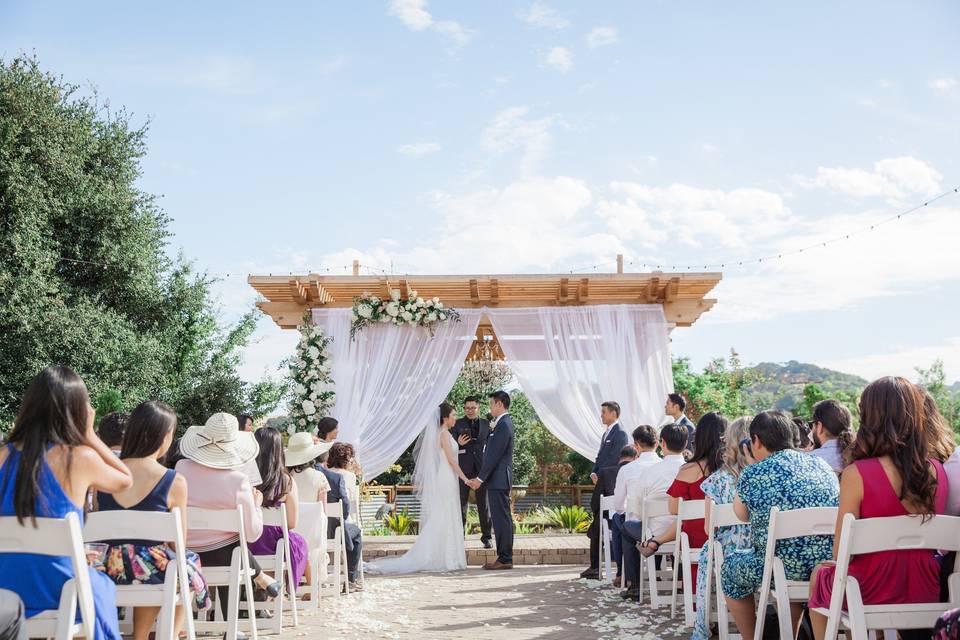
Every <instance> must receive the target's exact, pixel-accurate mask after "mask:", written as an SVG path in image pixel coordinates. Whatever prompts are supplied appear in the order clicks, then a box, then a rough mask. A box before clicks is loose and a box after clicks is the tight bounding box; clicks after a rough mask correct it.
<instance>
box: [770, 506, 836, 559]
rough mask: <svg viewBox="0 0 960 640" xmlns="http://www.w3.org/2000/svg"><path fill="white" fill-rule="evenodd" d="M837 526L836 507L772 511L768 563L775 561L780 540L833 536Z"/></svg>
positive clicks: (774, 509) (776, 508)
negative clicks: (774, 557)
mask: <svg viewBox="0 0 960 640" xmlns="http://www.w3.org/2000/svg"><path fill="white" fill-rule="evenodd" d="M836 526H837V508H836V507H811V508H809V509H789V510H787V511H781V510H780V507H774V508H772V509H771V510H770V525H769V527H768V528H767V550H766V556H765V558H766V561H767V562H771V561H772V560H773V556H774V553H775V551H776V544H777V541H778V540H787V539H789V538H799V537H801V536H815V535H824V536H832V535H833V534H834V533H835V531H836Z"/></svg>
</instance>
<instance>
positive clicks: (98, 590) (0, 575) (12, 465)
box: [0, 445, 120, 640]
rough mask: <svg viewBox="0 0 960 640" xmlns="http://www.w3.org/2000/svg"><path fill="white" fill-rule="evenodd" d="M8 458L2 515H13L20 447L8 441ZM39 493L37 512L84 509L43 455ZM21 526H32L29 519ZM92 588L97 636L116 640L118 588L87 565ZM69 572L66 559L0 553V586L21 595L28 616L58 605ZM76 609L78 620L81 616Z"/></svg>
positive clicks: (0, 491) (0, 493)
mask: <svg viewBox="0 0 960 640" xmlns="http://www.w3.org/2000/svg"><path fill="white" fill-rule="evenodd" d="M7 453H8V455H7V459H6V461H5V462H4V463H3V467H2V468H0V516H13V515H16V512H15V511H14V508H13V496H14V485H15V480H16V474H17V468H18V467H19V466H20V457H21V456H20V452H19V451H17V449H15V448H14V447H13V446H11V445H7ZM38 490H39V495H38V497H37V504H36V513H37V515H38V516H41V517H46V518H63V517H66V515H67V514H68V513H70V512H73V513H76V514H77V515H79V516H80V522H81V523H82V522H83V510H82V509H81V508H80V507H78V506H77V505H75V504H73V502H72V501H71V500H70V498H69V497H67V494H66V493H64V491H63V489H62V488H61V487H60V483H59V482H57V478H56V476H54V475H53V470H52V469H51V468H50V465H49V464H47V461H46V459H44V460H43V461H42V462H41V469H40V486H39V487H38ZM24 526H27V527H29V526H31V525H30V522H29V520H27V521H26V522H24ZM88 571H89V572H90V584H91V586H92V587H93V606H94V609H95V610H96V620H95V621H94V633H95V640H120V626H119V623H118V621H117V605H116V587H115V586H114V584H113V581H112V580H110V578H109V577H107V575H106V574H105V573H102V572H100V571H97V570H95V569H93V568H88ZM72 577H73V565H72V564H71V563H70V558H67V557H54V556H41V555H36V554H32V553H0V589H9V590H10V591H13V592H14V593H16V594H17V595H19V596H20V598H21V599H22V600H23V604H24V606H25V607H26V610H27V611H26V613H27V617H28V618H31V617H33V616H35V615H37V614H38V613H40V612H42V611H46V610H48V609H56V608H57V607H59V606H60V591H61V589H63V583H64V582H66V581H67V580H69V579H70V578H72ZM79 619H80V617H79V613H78V616H77V620H78V621H79Z"/></svg>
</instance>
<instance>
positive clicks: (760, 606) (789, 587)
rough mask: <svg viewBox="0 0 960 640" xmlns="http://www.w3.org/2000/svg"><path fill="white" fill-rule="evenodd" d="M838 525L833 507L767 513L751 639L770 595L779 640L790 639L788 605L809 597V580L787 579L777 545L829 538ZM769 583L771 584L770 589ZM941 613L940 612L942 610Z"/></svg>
mask: <svg viewBox="0 0 960 640" xmlns="http://www.w3.org/2000/svg"><path fill="white" fill-rule="evenodd" d="M836 526H837V508H836V507H813V508H810V509H790V510H788V511H780V509H779V507H774V508H773V509H771V510H770V525H769V526H768V527H767V550H766V553H765V554H764V558H763V581H762V582H761V583H760V597H759V598H758V599H757V625H756V628H755V633H754V636H753V637H754V640H761V638H763V623H764V618H765V617H766V611H767V602H768V600H769V599H770V596H771V595H772V596H773V602H774V604H775V605H776V608H777V620H778V622H779V625H780V638H781V640H791V639H792V638H793V624H792V618H791V616H790V603H791V602H806V601H807V600H809V598H810V581H809V580H787V574H786V572H785V571H784V568H783V560H781V559H780V558H778V557H777V556H776V554H775V550H776V548H777V542H778V541H779V540H787V539H790V538H799V537H801V536H818V535H822V536H827V535H829V536H832V535H833V534H834V532H835V531H836ZM771 582H772V583H773V584H772V586H771ZM941 613H943V612H942V611H941Z"/></svg>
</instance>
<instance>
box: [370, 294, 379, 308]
mask: <svg viewBox="0 0 960 640" xmlns="http://www.w3.org/2000/svg"><path fill="white" fill-rule="evenodd" d="M370 303H371V304H373V306H377V305H378V304H380V298H378V297H377V296H371V297H370Z"/></svg>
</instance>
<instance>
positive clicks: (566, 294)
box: [557, 278, 570, 304]
mask: <svg viewBox="0 0 960 640" xmlns="http://www.w3.org/2000/svg"><path fill="white" fill-rule="evenodd" d="M569 299H570V278H560V287H559V289H558V290H557V302H559V303H560V304H564V303H565V302H566V301H567V300H569Z"/></svg>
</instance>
